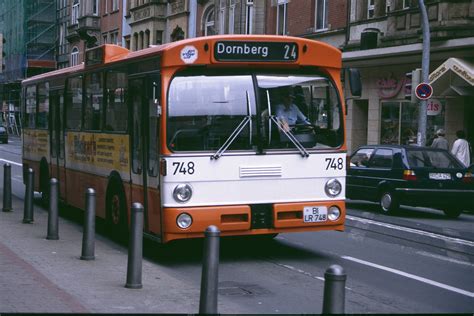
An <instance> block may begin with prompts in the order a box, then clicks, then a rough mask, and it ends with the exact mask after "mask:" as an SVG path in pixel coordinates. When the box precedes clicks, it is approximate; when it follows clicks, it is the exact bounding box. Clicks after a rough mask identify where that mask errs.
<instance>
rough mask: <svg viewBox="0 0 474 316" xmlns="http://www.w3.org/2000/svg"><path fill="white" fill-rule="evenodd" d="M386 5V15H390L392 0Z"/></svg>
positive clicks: (388, 0)
mask: <svg viewBox="0 0 474 316" xmlns="http://www.w3.org/2000/svg"><path fill="white" fill-rule="evenodd" d="M385 5H386V7H385V12H386V13H389V12H390V11H392V1H391V0H387V2H386V4H385Z"/></svg>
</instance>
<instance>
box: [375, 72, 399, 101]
mask: <svg viewBox="0 0 474 316" xmlns="http://www.w3.org/2000/svg"><path fill="white" fill-rule="evenodd" d="M376 83H377V87H378V89H379V91H378V94H379V97H380V99H392V98H395V97H396V96H397V94H398V93H399V92H400V90H401V89H402V87H403V86H404V84H405V80H404V79H397V78H394V77H393V74H392V73H390V74H389V75H388V76H386V77H384V78H380V79H378V80H377V82H376Z"/></svg>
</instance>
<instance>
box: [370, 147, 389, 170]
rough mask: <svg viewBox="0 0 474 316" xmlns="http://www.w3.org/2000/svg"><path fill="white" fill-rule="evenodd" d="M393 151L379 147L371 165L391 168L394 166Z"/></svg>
mask: <svg viewBox="0 0 474 316" xmlns="http://www.w3.org/2000/svg"><path fill="white" fill-rule="evenodd" d="M392 160H393V153H392V150H391V149H378V150H377V151H376V152H375V154H374V158H372V160H371V161H370V167H373V168H390V167H391V166H392Z"/></svg>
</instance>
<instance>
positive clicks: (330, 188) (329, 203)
mask: <svg viewBox="0 0 474 316" xmlns="http://www.w3.org/2000/svg"><path fill="white" fill-rule="evenodd" d="M341 65H342V62H341V52H340V51H339V50H338V49H336V48H334V47H332V46H330V45H328V44H325V43H322V42H318V41H313V40H308V39H303V38H296V37H288V36H267V35H261V36H257V35H219V36H210V37H198V38H193V39H187V40H182V41H178V42H173V43H169V44H164V45H159V46H150V47H149V48H146V49H143V50H140V51H133V52H132V51H129V50H127V49H126V48H123V47H120V46H115V45H108V44H106V45H102V46H98V47H95V48H91V49H89V50H87V51H86V52H85V61H84V62H83V63H82V64H81V65H77V66H73V67H69V68H64V69H60V70H56V71H52V72H49V73H45V74H41V75H37V76H34V77H31V78H28V79H26V80H24V81H23V82H22V93H23V100H24V102H23V106H22V120H23V128H24V129H23V136H22V137H23V166H24V171H25V170H26V169H27V168H32V169H33V170H34V171H35V190H37V191H38V192H41V193H42V199H43V200H44V201H45V202H47V201H48V198H49V180H50V178H53V177H54V178H56V179H57V180H58V182H59V196H60V200H61V202H63V203H65V204H67V205H71V206H74V207H76V208H79V209H84V208H85V198H84V196H85V192H86V190H87V189H88V188H93V189H95V191H96V215H97V216H98V217H101V218H103V219H105V222H106V223H107V225H108V227H110V229H111V230H112V231H114V232H121V233H123V234H126V233H127V229H128V228H129V223H130V212H131V204H132V203H134V202H139V203H141V204H142V205H143V207H144V235H145V236H147V237H149V238H151V239H153V240H156V241H158V242H162V243H166V242H169V241H172V240H178V239H187V238H199V237H203V236H204V231H205V230H206V228H207V227H208V226H209V225H215V226H217V227H218V228H219V230H220V232H221V236H243V235H261V236H262V238H266V237H274V236H276V235H277V234H279V233H289V232H309V231H321V230H337V231H342V230H343V229H344V220H345V175H346V142H345V130H344V124H345V111H346V110H345V100H344V97H343V87H342V83H341V71H342V68H341ZM351 86H352V85H351ZM354 86H357V80H356V82H355V84H354ZM284 100H289V102H290V104H289V107H285V105H284V102H285V101H284ZM285 115H287V117H285ZM298 119H299V122H298Z"/></svg>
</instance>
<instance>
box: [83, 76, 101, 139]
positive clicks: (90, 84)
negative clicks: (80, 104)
mask: <svg viewBox="0 0 474 316" xmlns="http://www.w3.org/2000/svg"><path fill="white" fill-rule="evenodd" d="M85 91H86V103H85V106H84V129H85V130H92V131H98V130H101V129H102V94H103V91H102V74H101V73H93V74H88V75H86V80H85Z"/></svg>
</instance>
